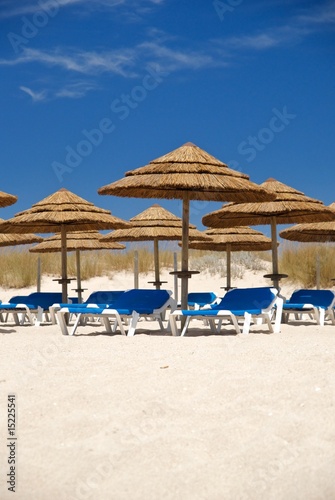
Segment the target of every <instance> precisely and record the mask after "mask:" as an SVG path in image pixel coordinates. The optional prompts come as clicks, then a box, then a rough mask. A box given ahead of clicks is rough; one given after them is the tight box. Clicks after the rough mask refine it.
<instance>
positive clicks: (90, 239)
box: [29, 231, 126, 303]
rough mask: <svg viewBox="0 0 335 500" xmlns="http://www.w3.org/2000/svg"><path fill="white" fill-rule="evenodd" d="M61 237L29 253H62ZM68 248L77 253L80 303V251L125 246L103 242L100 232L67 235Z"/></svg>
mask: <svg viewBox="0 0 335 500" xmlns="http://www.w3.org/2000/svg"><path fill="white" fill-rule="evenodd" d="M61 243H62V242H61V235H60V234H55V235H53V236H50V238H46V239H45V240H44V241H43V242H42V243H40V244H39V245H35V246H34V247H33V248H30V250H29V252H33V253H48V252H60V251H61V249H62V246H61ZM66 246H67V251H68V252H73V251H75V252H76V268H77V289H76V291H77V293H78V302H79V303H81V302H82V292H83V289H82V288H81V272H80V251H87V250H123V249H124V248H126V247H125V245H121V244H120V243H117V242H108V241H102V234H101V233H99V231H85V232H83V231H77V232H74V233H67V235H66Z"/></svg>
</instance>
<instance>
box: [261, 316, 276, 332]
mask: <svg viewBox="0 0 335 500" xmlns="http://www.w3.org/2000/svg"><path fill="white" fill-rule="evenodd" d="M270 314H271V313H264V315H263V316H262V318H263V320H264V322H265V323H266V324H267V325H268V328H269V331H270V333H274V329H273V326H272V323H271V316H270Z"/></svg>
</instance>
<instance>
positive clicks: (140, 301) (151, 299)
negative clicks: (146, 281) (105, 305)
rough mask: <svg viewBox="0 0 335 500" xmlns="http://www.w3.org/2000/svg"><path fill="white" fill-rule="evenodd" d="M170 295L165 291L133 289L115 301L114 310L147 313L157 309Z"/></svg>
mask: <svg viewBox="0 0 335 500" xmlns="http://www.w3.org/2000/svg"><path fill="white" fill-rule="evenodd" d="M169 297H170V294H169V292H167V291H166V290H150V289H148V290H147V289H133V290H127V291H126V292H124V293H123V294H122V295H120V297H119V298H118V299H117V300H116V301H115V303H114V306H113V307H114V308H115V309H130V310H133V311H138V312H142V311H143V310H147V311H148V313H149V312H150V311H153V310H154V309H159V308H160V307H162V306H163V305H164V304H165V303H166V302H167V301H168V300H169Z"/></svg>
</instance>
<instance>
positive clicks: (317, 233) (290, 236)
mask: <svg viewBox="0 0 335 500" xmlns="http://www.w3.org/2000/svg"><path fill="white" fill-rule="evenodd" d="M329 208H330V209H331V210H332V211H333V212H334V213H335V203H331V204H330V205H329ZM279 236H280V237H281V238H283V239H285V240H291V241H301V242H310V243H318V242H331V241H335V220H333V221H328V222H314V223H312V222H311V223H306V224H296V225H295V226H292V227H289V228H287V229H283V231H281V232H280V233H279Z"/></svg>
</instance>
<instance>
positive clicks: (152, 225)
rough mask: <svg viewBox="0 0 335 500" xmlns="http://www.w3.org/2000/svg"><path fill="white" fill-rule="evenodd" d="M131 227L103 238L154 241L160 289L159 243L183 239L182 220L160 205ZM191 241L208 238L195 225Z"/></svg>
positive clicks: (157, 278)
mask: <svg viewBox="0 0 335 500" xmlns="http://www.w3.org/2000/svg"><path fill="white" fill-rule="evenodd" d="M129 224H130V226H131V227H128V228H126V229H117V230H116V231H112V232H111V233H109V234H106V235H105V236H103V237H102V239H103V240H104V241H153V242H154V261H155V281H154V284H155V286H156V288H157V289H159V288H160V285H161V281H160V276H159V248H158V242H159V241H163V240H168V241H172V240H180V239H181V237H182V220H181V219H180V218H179V217H177V216H176V215H174V214H173V213H171V212H169V211H168V210H166V209H165V208H163V207H161V206H160V205H158V204H155V205H152V206H151V207H149V208H147V209H146V210H144V211H143V212H141V213H140V214H138V215H136V216H135V217H132V218H131V219H130V221H129ZM189 239H191V240H193V239H198V240H199V239H200V240H206V239H208V237H207V236H206V235H204V233H202V232H201V231H198V230H197V229H196V228H195V226H194V225H193V224H191V225H190V228H189Z"/></svg>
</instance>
